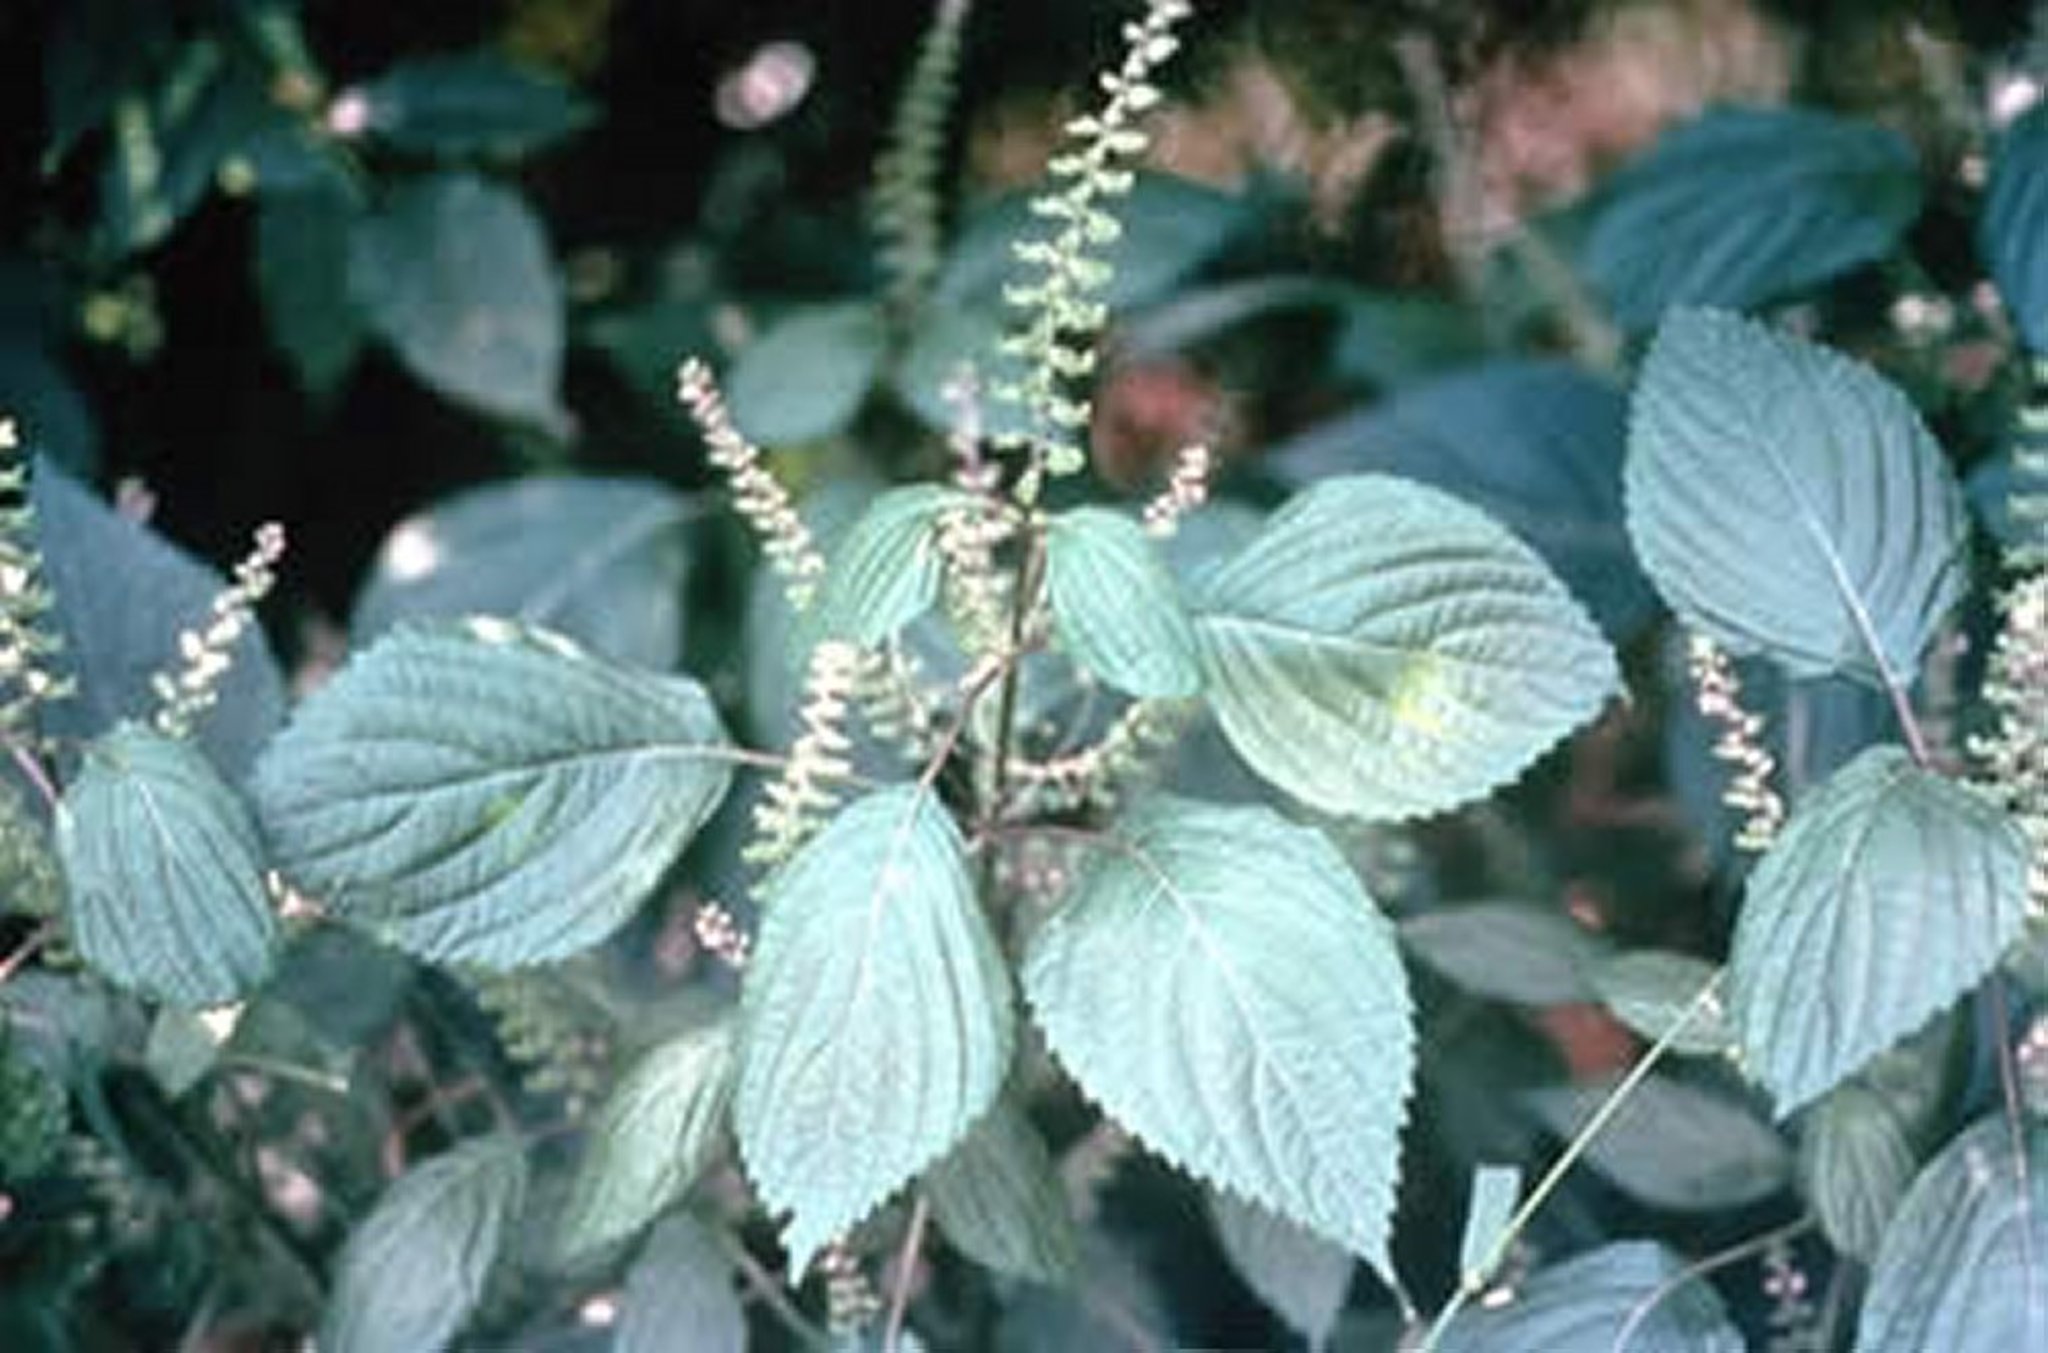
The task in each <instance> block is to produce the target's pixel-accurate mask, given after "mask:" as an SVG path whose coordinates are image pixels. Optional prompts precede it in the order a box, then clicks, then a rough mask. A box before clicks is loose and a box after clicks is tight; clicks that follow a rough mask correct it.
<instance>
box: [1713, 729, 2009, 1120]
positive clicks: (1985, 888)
mask: <svg viewBox="0 0 2048 1353" xmlns="http://www.w3.org/2000/svg"><path fill="white" fill-rule="evenodd" d="M2027 859H2028V849H2027V843H2026V838H2025V837H2024V836H2023V835H2022V834H2021V833H2020V830H2019V828H2018V827H2016V826H2015V825H2014V824H2013V823H2012V821H2011V820H2010V819H2009V818H2008V817H2007V816H2006V815H2005V814H2004V813H2003V812H2002V811H2000V810H1999V808H1998V807H1997V806H1996V805H1994V804H1993V803H1992V802H1991V801H1990V800H1989V799H1987V798H1985V797H1984V796H1983V795H1981V794H1979V793H1978V792H1976V791H1975V790H1973V789H1969V788H1966V787H1965V786H1963V785H1960V784H1957V783H1955V782H1954V781H1951V780H1948V779H1945V778H1943V777H1942V776H1940V775H1937V774H1935V773H1934V772H1932V771H1927V770H1922V769H1920V768H1919V767H1918V766H1916V765H1914V764H1913V761H1912V758H1911V757H1909V756H1908V755H1907V754H1906V753H1905V751H1904V750H1902V749H1900V748H1898V747H1873V748H1871V749H1870V750H1868V751H1866V752H1864V753H1863V754H1862V755H1860V756H1858V757H1857V758H1856V759H1855V760H1854V761H1851V762H1850V763H1849V764H1848V765H1846V766H1844V767H1843V768H1842V769H1841V770H1839V771H1837V772H1836V773H1835V774H1834V776H1833V777H1832V778H1831V779H1829V780H1828V782H1827V783H1826V784H1825V785H1823V786H1821V787H1820V788H1819V789H1818V790H1816V791H1814V793H1813V794H1812V795H1811V796H1810V797H1808V798H1807V799H1805V800H1803V801H1802V802H1801V803H1800V804H1799V806H1798V807H1797V808H1795V809H1794V810H1793V813H1792V817H1791V820H1790V821H1789V822H1788V823H1787V824H1786V827H1785V830H1784V833H1783V834H1782V835H1781V836H1779V838H1778V840H1777V843H1776V844H1775V845H1773V846H1772V847H1771V849H1770V850H1769V852H1767V853H1766V854H1765V856H1764V858H1763V860H1762V861H1761V862H1760V863H1759V864H1758V865H1757V867H1756V870H1755V872H1754V873H1752V874H1751V875H1750V878H1749V889H1748V896H1747V898H1746V900H1745V901H1744V902H1743V906H1742V915H1741V917H1740V919H1739V920H1738V921H1737V923H1736V927H1735V939H1734V943H1733V945H1732V947H1731V950H1730V953H1729V959H1728V994H1729V1009H1730V1012H1731V1013H1732V1015H1733V1017H1734V1024H1735V1028H1736V1031H1737V1033H1738V1034H1739V1035H1740V1037H1741V1040H1742V1050H1743V1057H1744V1061H1745V1064H1746V1065H1747V1066H1748V1067H1749V1069H1750V1071H1751V1072H1752V1074H1754V1075H1755V1076H1756V1078H1757V1079H1758V1080H1759V1081H1760V1082H1761V1083H1762V1084H1763V1085H1764V1087H1765V1088H1766V1089H1768V1090H1769V1091H1770V1092H1771V1095H1772V1097H1773V1098H1774V1099H1775V1100H1776V1102H1777V1107H1778V1112H1779V1113H1780V1114H1788V1113H1790V1112H1791V1111H1792V1110H1794V1109H1796V1108H1798V1107H1799V1106H1800V1105H1802V1104H1804V1103H1806V1102H1807V1101H1808V1100H1810V1099H1813V1098H1815V1097H1816V1096H1818V1095H1820V1094H1822V1093H1824V1092H1826V1091H1827V1090H1829V1089H1830V1088H1832V1087H1833V1086H1835V1085H1836V1084H1838V1083H1839V1082H1840V1081H1841V1080H1842V1079H1843V1078H1844V1077H1846V1076H1848V1075H1849V1074H1850V1073H1851V1072H1854V1071H1855V1070H1856V1069H1857V1068H1858V1067H1860V1066H1862V1065H1863V1064H1864V1063H1865V1062H1867V1061H1869V1060H1870V1059H1871V1058H1872V1057H1873V1056H1875V1055H1876V1054H1877V1053H1879V1052H1882V1051H1883V1050H1884V1049H1886V1048H1888V1047H1890V1046H1891V1045H1892V1044H1894V1043H1896V1042H1898V1041H1899V1040H1900V1039H1902V1038H1904V1037H1905V1036H1906V1035H1907V1034H1910V1033H1912V1032H1913V1031H1914V1030H1915V1029H1918V1028H1919V1027H1920V1026H1921V1025H1923V1024H1925V1023H1926V1022H1927V1021H1928V1019H1929V1018H1930V1017H1932V1016H1933V1015H1934V1014H1935V1013H1936V1012H1937V1011H1939V1010H1941V1009H1943V1008H1945V1007H1946V1006H1948V1005H1950V1004H1951V1003H1952V1002H1954V1001H1955V999H1956V998H1957V997H1959V996H1961V995H1962V994H1963V993H1964V992H1966V991H1969V990H1970V989H1971V988H1972V987H1974V986H1976V985H1977V983H1978V982H1979V981H1981V980H1982V979H1983V978H1984V976H1985V974H1987V973H1989V972H1990V971H1991V970H1992V968H1993V967H1994V966H1996V964H1997V962H1998V958H1999V955H2000V954H2001V953H2002V952H2004V950H2005V948H2006V947H2007V946H2008V945H2009V944H2011V943H2012V942H2013V941H2014V940H2016V939H2018V938H2019V934H2020V930H2021V927H2022V926H2023V925H2024V923H2025V919H2026V908H2027Z"/></svg>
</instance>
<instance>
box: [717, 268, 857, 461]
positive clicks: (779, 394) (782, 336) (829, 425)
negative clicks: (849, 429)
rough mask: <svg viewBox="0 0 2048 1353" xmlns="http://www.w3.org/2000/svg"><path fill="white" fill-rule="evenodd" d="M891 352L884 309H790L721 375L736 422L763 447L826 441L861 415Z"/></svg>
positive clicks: (849, 306)
mask: <svg viewBox="0 0 2048 1353" xmlns="http://www.w3.org/2000/svg"><path fill="white" fill-rule="evenodd" d="M888 348H889V327H888V325H887V323H886V322H885V321H884V320H883V317H882V312H881V310H880V309H879V308H877V307H876V306H873V305H869V304H867V303H866V302H864V301H848V302H844V303H842V304H836V305H816V306H806V307H804V308H803V309H801V310H796V311H793V312H791V313H790V314H788V315H786V316H784V317H783V318H782V319H780V320H778V321H777V322H776V323H775V324H774V325H773V326H772V327H770V328H769V330H768V332H766V333H764V334H762V335H761V337H760V338H758V339H757V340H755V341H754V342H753V343H751V344H749V345H748V346H747V347H746V348H745V349H743V350H742V351H741V353H740V355H739V360H738V361H737V362H735V363H734V364H733V368H732V370H731V371H730V372H728V373H727V374H726V378H725V395H726V402H727V404H728V405H730V407H731V409H732V419H733V422H734V423H735V424H736V425H737V426H738V427H739V430H740V431H741V432H742V433H744V434H745V435H746V437H747V438H748V440H750V441H755V442H759V443H761V444H762V445H763V446H792V445H795V444H796V443H798V442H811V441H816V440H818V439H819V438H821V437H829V436H831V435H832V434H833V433H835V432H838V431H840V430H841V429H843V428H844V427H845V426H846V425H847V424H848V423H850V422H852V421H853V416H854V415H855V414H856V413H859V412H860V406H861V401H863V400H864V399H866V398H867V393H868V389H869V387H871V386H872V385H874V383H875V378H876V377H877V376H878V375H879V374H880V373H881V369H882V359H883V358H884V357H885V356H886V355H887V353H888Z"/></svg>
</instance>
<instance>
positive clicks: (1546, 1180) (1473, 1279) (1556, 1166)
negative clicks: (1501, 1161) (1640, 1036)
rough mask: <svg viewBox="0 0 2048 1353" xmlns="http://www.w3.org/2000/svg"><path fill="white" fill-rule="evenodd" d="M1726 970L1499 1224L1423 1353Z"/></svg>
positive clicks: (1490, 1272)
mask: <svg viewBox="0 0 2048 1353" xmlns="http://www.w3.org/2000/svg"><path fill="white" fill-rule="evenodd" d="M1723 971H1724V970H1723V969H1719V968H1717V969H1715V970H1714V975H1713V976H1712V977H1710V978H1708V979H1707V980H1706V981H1705V982H1703V983H1701V984H1700V989H1699V990H1698V991H1697V992H1695V993H1694V994H1693V998H1692V1000H1691V1001H1690V1002H1689V1003H1688V1004H1687V1005H1686V1007H1685V1009H1684V1010H1682V1011H1680V1012H1679V1015H1678V1018H1676V1019H1674V1020H1672V1021H1671V1025H1670V1027H1669V1028H1667V1029H1665V1030H1664V1032H1663V1033H1662V1034H1660V1035H1659V1036H1658V1038H1657V1041H1656V1042H1655V1043H1652V1044H1651V1045H1650V1048H1649V1051H1647V1052H1645V1053H1644V1054H1643V1055H1642V1057H1640V1058H1639V1059H1638V1060H1637V1061H1636V1064H1635V1065H1634V1066H1632V1067H1630V1068H1629V1071H1628V1074H1627V1075H1626V1076H1623V1077H1622V1078H1621V1081H1620V1083H1618V1084H1617V1085H1616V1086H1615V1087H1614V1089H1613V1090H1611V1091H1609V1092H1608V1095H1607V1098H1606V1099H1604V1100H1602V1101H1601V1104H1600V1107H1599V1108H1598V1109H1596V1110H1594V1112H1593V1116H1592V1117H1591V1118H1588V1119H1587V1120H1586V1122H1585V1125H1584V1126H1582V1127H1581V1128H1580V1129H1579V1130H1578V1132H1577V1133H1575V1134H1573V1136H1572V1139H1571V1141H1569V1142H1567V1143H1566V1144H1565V1148H1564V1152H1563V1154H1561V1155H1559V1156H1558V1158H1557V1160H1556V1161H1555V1162H1554V1163H1553V1164H1552V1165H1551V1167H1550V1168H1549V1169H1548V1170H1547V1171H1545V1172H1544V1175H1543V1178H1541V1179H1540V1180H1538V1181H1537V1182H1536V1187H1535V1188H1533V1189H1531V1190H1530V1191H1529V1196H1528V1197H1527V1198H1525V1199H1523V1201H1522V1205H1521V1206H1520V1207H1518V1208H1516V1209H1515V1214H1514V1215H1513V1216H1512V1217H1510V1218H1508V1224H1507V1225H1506V1226H1504V1227H1502V1228H1501V1233H1500V1235H1499V1237H1498V1238H1497V1239H1495V1241H1494V1242H1493V1248H1492V1249H1490V1250H1488V1251H1487V1253H1486V1257H1485V1258H1484V1259H1482V1260H1481V1261H1480V1262H1479V1263H1478V1264H1476V1265H1474V1266H1473V1267H1472V1268H1471V1269H1470V1270H1468V1271H1467V1272H1466V1273H1465V1274H1464V1276H1463V1277H1461V1278H1460V1279H1459V1281H1458V1289H1457V1291H1455V1292H1453V1293H1452V1294H1451V1299H1450V1300H1449V1301H1448V1302H1446V1303H1444V1308H1443V1309H1442V1310H1441V1311H1439V1312H1437V1316H1436V1319H1435V1320H1434V1321H1433V1322H1431V1324H1430V1327H1429V1332H1428V1334H1426V1335H1425V1336H1424V1337H1423V1340H1422V1348H1421V1350H1420V1353H1435V1350H1436V1348H1437V1346H1438V1345H1439V1344H1440V1343H1441V1342H1442V1340H1443V1337H1444V1331H1445V1330H1447V1329H1448V1328H1449V1327H1450V1323H1451V1320H1452V1319H1453V1318H1454V1317H1455V1316H1456V1315H1457V1314H1458V1312H1459V1311H1462V1310H1463V1309H1465V1305H1466V1303H1467V1302H1469V1301H1471V1300H1472V1298H1474V1297H1476V1296H1478V1295H1479V1294H1480V1293H1481V1292H1482V1291H1484V1290H1485V1288H1486V1281H1487V1279H1488V1278H1489V1277H1491V1276H1492V1275H1493V1273H1494V1271H1495V1270H1496V1269H1498V1268H1499V1267H1500V1266H1501V1263H1502V1262H1503V1261H1504V1260H1505V1259H1506V1258H1507V1256H1508V1251H1509V1249H1510V1248H1512V1247H1513V1245H1514V1243H1515V1241H1517V1240H1518V1239H1520V1238H1521V1235H1522V1232H1524V1231H1526V1230H1527V1229H1529V1223H1530V1221H1532V1220H1533V1219H1534V1218H1535V1216H1536V1213H1537V1211H1538V1210H1539V1209H1540V1208H1541V1207H1542V1206H1543V1204H1544V1203H1546V1202H1547V1201H1549V1199H1550V1195H1551V1194H1553V1193H1555V1192H1556V1191H1557V1187H1558V1185H1559V1184H1562V1183H1563V1182H1564V1177H1565V1176H1566V1175H1567V1174H1569V1173H1570V1172H1571V1168H1572V1166H1574V1165H1576V1164H1578V1162H1579V1157H1581V1156H1583V1155H1585V1154H1586V1150H1587V1148H1588V1147H1590V1146H1591V1145H1592V1144H1593V1139H1594V1138H1596V1137H1598V1136H1599V1135H1600V1133H1601V1132H1602V1131H1603V1130H1605V1129H1606V1127H1607V1124H1608V1123H1609V1122H1611V1121H1612V1120H1613V1118H1614V1116H1615V1115H1616V1114H1617V1113H1619V1112H1621V1109H1622V1106H1623V1105H1625V1104H1626V1103H1627V1102H1628V1099H1629V1097H1630V1096H1631V1095H1633V1094H1634V1093H1635V1091H1636V1087H1637V1086H1639V1085H1641V1084H1642V1083H1643V1082H1644V1081H1645V1080H1647V1079H1648V1078H1649V1075H1650V1072H1652V1071H1653V1070H1655V1069H1656V1067H1657V1063H1659V1062H1661V1061H1662V1060H1664V1054H1665V1053H1667V1052H1669V1051H1671V1048H1672V1045H1673V1044H1675V1043H1676V1042H1677V1041H1678V1038H1679V1036H1680V1035H1681V1034H1683V1033H1684V1032H1685V1030H1686V1026H1688V1025H1690V1024H1691V1023H1692V1022H1693V1020H1694V1019H1696V1018H1698V1016H1699V1014H1700V1012H1701V1011H1703V1010H1705V1009H1706V1008H1707V1006H1708V1005H1709V1004H1710V1003H1711V1002H1712V1001H1713V999H1714V996H1715V993H1716V992H1718V991H1719V990H1720V989H1721V976H1722V973H1723Z"/></svg>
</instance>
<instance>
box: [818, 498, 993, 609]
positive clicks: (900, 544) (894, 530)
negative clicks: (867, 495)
mask: <svg viewBox="0 0 2048 1353" xmlns="http://www.w3.org/2000/svg"><path fill="white" fill-rule="evenodd" d="M969 501H970V500H969V499H968V498H967V496H966V495H965V494H963V493H961V492H959V491H958V490H955V489H949V488H946V487H944V486H942V485H938V484H912V485H908V486H906V487H904V488H899V489H891V490H889V491H888V492H887V493H883V494H880V495H878V496H877V497H876V498H875V499H874V501H872V502H870V503H869V504H868V506H867V510H866V511H864V512H863V513H861V516H860V519H859V520H858V521H856V522H855V523H854V524H853V527H852V529H851V530H849V531H847V533H846V534H845V536H844V538H842V539H841V540H840V542H839V544H838V545H837V546H836V547H835V548H834V549H833V551H832V555H831V563H830V567H829V568H827V569H826V572H825V582H824V586H823V587H822V588H821V589H820V590H819V592H818V596H817V599H816V600H815V601H813V602H812V603H811V609H810V612H809V614H808V615H806V616H805V623H804V627H803V631H802V633H803V636H804V638H805V639H807V640H808V642H806V643H801V644H800V645H799V647H800V648H801V649H804V650H807V649H808V648H809V647H810V646H811V645H812V644H815V643H817V642H819V641H821V640H825V639H844V640H851V641H852V642H853V643H856V644H859V645H861V646H862V647H864V648H872V647H874V646H875V645H878V644H880V643H882V642H883V641H884V640H886V639H888V638H889V637H890V636H891V635H893V634H895V633H896V631H898V630H900V629H902V628H903V627H904V626H905V625H907V624H909V623H910V622H911V621H913V620H915V619H917V618H918V617H919V616H921V615H923V614H924V613H925V612H926V611H928V610H930V609H931V607H932V604H933V603H934V602H936V601H937V600H938V599H939V583H940V581H941V579H942V577H943V566H942V562H941V560H940V558H939V548H938V534H937V531H938V522H939V518H940V517H941V516H942V515H944V514H945V513H946V512H948V511H950V510H951V509H953V508H957V507H961V506H964V505H966V504H967V503H968V502H969Z"/></svg>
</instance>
